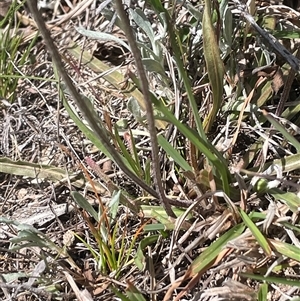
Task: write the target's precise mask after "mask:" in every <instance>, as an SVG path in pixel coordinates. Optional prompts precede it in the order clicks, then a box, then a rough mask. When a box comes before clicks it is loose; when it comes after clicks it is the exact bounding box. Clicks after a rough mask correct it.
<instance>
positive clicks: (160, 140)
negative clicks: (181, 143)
mask: <svg viewBox="0 0 300 301" xmlns="http://www.w3.org/2000/svg"><path fill="white" fill-rule="evenodd" d="M157 140H158V143H159V145H160V146H161V147H162V148H163V149H164V151H165V152H166V153H167V155H168V156H170V157H171V158H172V159H173V160H174V161H175V162H176V163H177V164H178V165H179V166H180V167H181V168H182V169H183V170H184V171H192V168H191V166H190V165H189V164H188V163H187V162H186V161H185V159H184V158H183V157H182V156H181V155H180V153H179V152H178V151H177V150H176V149H175V148H174V147H173V146H172V145H171V144H170V143H169V142H168V141H167V140H166V139H165V137H163V136H162V135H158V137H157Z"/></svg>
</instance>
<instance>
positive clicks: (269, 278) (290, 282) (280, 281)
mask: <svg viewBox="0 0 300 301" xmlns="http://www.w3.org/2000/svg"><path fill="white" fill-rule="evenodd" d="M240 276H241V277H244V278H250V279H254V280H260V281H266V282H269V283H272V282H273V283H278V284H284V285H288V286H292V287H293V286H296V287H300V281H299V280H290V279H286V278H281V277H272V276H267V277H264V276H262V275H257V274H249V273H241V274H240Z"/></svg>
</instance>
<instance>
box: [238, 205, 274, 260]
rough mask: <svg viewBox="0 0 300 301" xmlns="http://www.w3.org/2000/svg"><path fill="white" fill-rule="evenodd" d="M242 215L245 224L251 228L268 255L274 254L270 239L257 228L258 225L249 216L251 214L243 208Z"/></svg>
mask: <svg viewBox="0 0 300 301" xmlns="http://www.w3.org/2000/svg"><path fill="white" fill-rule="evenodd" d="M240 215H241V217H242V219H243V221H244V223H245V225H246V226H247V227H248V228H249V230H250V231H251V233H252V234H253V236H254V237H255V238H256V240H257V242H258V243H259V245H260V246H261V247H262V249H263V250H264V251H265V253H266V255H267V256H270V255H271V254H272V250H271V248H270V246H269V244H268V241H267V240H266V238H265V237H264V235H263V234H262V233H261V232H260V230H259V229H258V228H257V226H256V225H255V224H254V223H253V222H252V220H251V219H250V218H249V216H248V215H247V214H246V212H245V211H243V210H242V209H241V210H240Z"/></svg>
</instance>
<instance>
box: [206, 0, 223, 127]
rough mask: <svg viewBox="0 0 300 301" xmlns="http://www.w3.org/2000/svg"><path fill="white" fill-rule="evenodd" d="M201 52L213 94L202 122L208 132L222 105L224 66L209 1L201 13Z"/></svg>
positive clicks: (207, 0)
mask: <svg viewBox="0 0 300 301" xmlns="http://www.w3.org/2000/svg"><path fill="white" fill-rule="evenodd" d="M202 26H203V52H204V58H205V62H206V67H207V72H208V78H209V82H210V85H211V89H212V93H213V106H212V110H211V111H210V113H209V115H208V116H207V118H206V119H205V120H204V122H203V127H204V129H205V131H206V132H208V131H209V130H210V128H211V126H212V124H213V122H214V121H215V118H216V115H217V113H218V112H219V109H220V108H221V104H222V94H223V77H224V66H223V62H222V60H221V58H220V50H219V45H218V41H217V39H216V33H215V29H214V27H213V24H212V16H211V0H205V6H204V13H203V20H202Z"/></svg>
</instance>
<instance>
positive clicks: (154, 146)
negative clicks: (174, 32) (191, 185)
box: [115, 0, 176, 217]
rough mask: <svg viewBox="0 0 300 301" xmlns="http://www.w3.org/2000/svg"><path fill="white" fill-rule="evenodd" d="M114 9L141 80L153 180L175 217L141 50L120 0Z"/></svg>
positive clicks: (164, 202) (164, 204)
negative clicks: (164, 178) (164, 181)
mask: <svg viewBox="0 0 300 301" xmlns="http://www.w3.org/2000/svg"><path fill="white" fill-rule="evenodd" d="M115 4H116V10H117V13H118V15H119V17H120V19H121V22H122V25H123V28H122V29H123V31H124V32H125V34H126V37H127V40H128V43H129V45H130V48H131V51H132V54H133V57H134V60H135V64H136V68H137V70H138V73H139V77H140V80H141V88H142V92H143V95H144V99H145V105H146V111H147V121H148V130H149V134H150V140H151V150H152V160H153V163H152V166H153V170H154V180H155V184H156V189H157V193H158V195H159V197H160V199H161V201H162V205H163V206H164V209H165V210H166V212H167V214H168V215H169V216H172V217H176V215H175V214H174V212H173V211H172V208H171V205H170V203H169V200H168V199H167V197H166V195H165V192H164V188H163V184H162V180H161V173H160V165H159V156H158V152H159V149H158V142H157V132H156V128H155V120H154V113H153V107H152V101H151V96H150V92H149V85H148V79H147V76H146V72H145V69H144V66H143V62H142V57H141V52H140V50H139V49H138V47H137V43H136V40H135V37H134V35H133V33H132V29H131V26H130V22H129V19H128V16H127V14H126V12H125V10H124V7H123V3H122V0H116V1H115Z"/></svg>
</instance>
